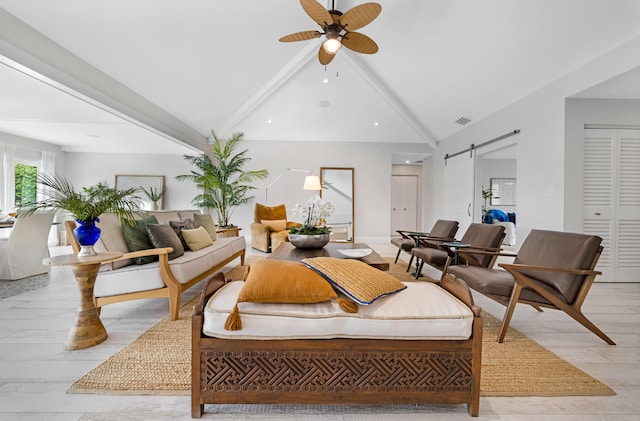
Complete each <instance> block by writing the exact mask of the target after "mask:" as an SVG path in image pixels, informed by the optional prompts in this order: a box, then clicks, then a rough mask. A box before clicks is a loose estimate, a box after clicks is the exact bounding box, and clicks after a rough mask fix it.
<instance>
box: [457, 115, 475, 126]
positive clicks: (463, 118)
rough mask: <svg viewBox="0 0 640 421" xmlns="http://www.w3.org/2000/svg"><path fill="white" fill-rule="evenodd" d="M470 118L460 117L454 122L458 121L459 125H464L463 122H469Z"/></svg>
mask: <svg viewBox="0 0 640 421" xmlns="http://www.w3.org/2000/svg"><path fill="white" fill-rule="evenodd" d="M470 121H471V119H470V118H467V117H460V118H459V119H457V120H456V123H458V124H459V125H461V126H464V125H465V124H467V123H468V122H470Z"/></svg>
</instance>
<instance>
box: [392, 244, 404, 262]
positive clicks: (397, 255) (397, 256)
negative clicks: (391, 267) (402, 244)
mask: <svg viewBox="0 0 640 421" xmlns="http://www.w3.org/2000/svg"><path fill="white" fill-rule="evenodd" d="M401 251H402V249H401V248H399V247H398V254H396V260H394V261H393V263H398V258H399V257H400V252H401Z"/></svg>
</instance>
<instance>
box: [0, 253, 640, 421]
mask: <svg viewBox="0 0 640 421" xmlns="http://www.w3.org/2000/svg"><path fill="white" fill-rule="evenodd" d="M370 246H372V247H373V248H374V249H375V250H376V251H378V252H379V253H380V254H381V255H382V256H389V257H390V256H395V253H396V250H397V249H396V248H395V247H393V246H392V245H390V244H370ZM67 251H68V250H67V249H65V248H63V247H55V248H53V249H52V253H54V254H59V253H65V252H67ZM248 252H249V253H250V254H262V253H261V252H257V251H255V250H251V249H248ZM404 258H405V259H406V258H407V255H404ZM435 276H438V275H437V274H435ZM36 281H37V282H32V284H33V285H31V286H27V287H25V288H20V287H16V286H13V285H12V286H11V288H10V289H11V292H8V293H7V294H6V295H5V296H3V295H2V294H0V297H4V298H0V420H11V421H14V420H48V421H49V420H65V421H67V420H190V419H191V417H190V402H189V398H188V397H185V396H105V395H68V394H66V393H65V391H66V389H67V388H68V387H69V385H70V384H71V383H72V382H73V381H74V380H76V379H77V378H79V377H80V376H82V375H83V374H85V373H86V372H87V371H89V370H91V369H92V368H94V367H95V366H97V365H98V364H99V363H100V362H102V361H104V360H105V359H106V358H108V357H109V356H110V355H112V354H113V353H115V352H117V351H118V350H120V349H121V348H123V347H124V346H126V345H127V344H128V343H130V342H131V341H132V340H133V339H135V338H136V337H137V336H139V335H140V334H141V333H143V332H144V331H145V330H147V329H148V328H149V327H151V326H152V325H153V324H155V323H156V322H157V321H158V320H160V319H161V318H162V317H164V316H165V315H167V314H168V305H167V302H166V300H160V299H156V300H152V299H149V300H141V301H136V302H129V303H119V304H115V305H111V306H107V307H105V308H104V309H103V311H102V320H103V323H104V324H105V326H106V328H107V331H108V332H109V338H108V339H107V340H106V341H105V342H104V343H102V344H100V345H98V346H95V347H92V348H89V349H85V350H80V351H65V350H64V347H63V343H64V340H65V337H66V334H67V331H68V329H69V326H71V324H72V322H73V317H74V313H75V309H76V306H77V303H78V291H77V289H76V284H75V281H74V279H73V276H72V275H71V273H70V271H69V269H68V268H60V267H58V268H53V270H52V272H51V274H50V275H48V276H45V277H43V278H42V279H37V280H36ZM25 285H26V283H25ZM8 289H9V288H1V286H0V293H1V292H2V291H8ZM197 292H198V288H195V289H192V290H191V291H188V292H186V293H185V294H184V295H183V300H184V301H186V300H188V299H189V298H190V297H192V296H193V295H195V294H196V293H197ZM475 298H476V302H477V304H479V305H480V306H482V307H483V308H484V309H485V310H487V311H488V312H489V313H491V314H493V315H494V316H496V317H498V318H502V313H503V311H504V307H502V306H500V305H498V304H496V303H494V302H492V301H490V300H488V299H486V298H484V297H482V296H479V295H476V296H475ZM584 310H585V313H586V314H587V315H588V316H589V317H591V318H592V319H593V321H594V322H595V323H596V324H597V325H598V326H599V327H600V328H602V329H603V330H604V331H605V332H606V333H607V334H608V335H610V336H611V337H612V338H613V340H614V341H616V342H617V343H618V345H617V346H609V345H606V344H605V343H604V342H602V341H601V340H600V339H599V338H598V337H596V336H595V335H593V334H592V333H590V332H588V331H587V330H586V329H584V328H583V327H582V326H580V325H579V324H578V323H576V322H574V321H573V320H571V319H569V318H568V317H567V316H566V315H564V314H562V313H560V312H557V311H545V312H544V313H542V314H538V313H537V312H535V311H534V310H533V309H530V308H527V307H525V306H522V308H518V309H517V310H516V312H515V315H514V319H513V321H512V323H511V325H512V326H513V327H514V328H516V329H518V330H520V331H521V332H523V333H525V334H526V335H528V336H529V337H531V338H532V339H534V340H536V341H537V342H539V343H540V344H542V345H543V346H545V347H547V348H549V349H551V350H552V351H553V352H555V353H556V354H558V355H560V356H561V357H563V358H565V359H567V360H568V361H570V362H572V363H573V364H575V365H576V366H578V367H579V368H581V369H582V370H584V371H586V372H587V373H589V374H591V375H593V376H595V377H597V378H598V379H600V380H602V381H603V382H605V383H607V384H608V385H609V386H610V387H612V388H613V389H614V390H615V391H616V393H617V395H616V396H606V397H605V396H599V397H588V396H585V397H579V396H573V397H561V398H543V397H530V398H498V397H493V398H484V397H483V398H481V400H480V417H479V418H478V419H480V420H525V421H526V420H532V421H533V420H536V421H537V420H576V421H578V420H579V421H592V420H634V421H635V420H638V419H640V283H638V284H604V283H597V284H596V285H595V286H594V287H593V289H592V291H591V293H590V295H589V297H588V298H587V301H586V303H585V306H584ZM205 411H206V414H205V415H204V416H203V419H218V420H323V421H324V420H349V421H354V420H363V421H364V420H367V421H370V420H402V421H406V420H424V419H434V420H469V419H470V418H469V417H468V415H467V413H466V407H465V406H463V405H453V406H447V405H432V406H431V405H420V406H392V407H388V406H366V407H358V406H345V407H334V406H293V407H287V406H265V405H242V406H229V405H224V406H218V407H214V406H210V405H207V406H206V407H205Z"/></svg>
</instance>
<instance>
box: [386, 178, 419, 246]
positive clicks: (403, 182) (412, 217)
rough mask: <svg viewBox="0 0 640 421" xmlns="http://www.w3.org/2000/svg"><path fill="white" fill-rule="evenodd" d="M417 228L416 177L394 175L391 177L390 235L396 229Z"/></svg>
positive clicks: (413, 229)
mask: <svg viewBox="0 0 640 421" xmlns="http://www.w3.org/2000/svg"><path fill="white" fill-rule="evenodd" d="M417 229H418V177H417V176H415V175H394V176H392V177H391V235H398V233H397V232H396V231H397V230H405V231H416V230H417Z"/></svg>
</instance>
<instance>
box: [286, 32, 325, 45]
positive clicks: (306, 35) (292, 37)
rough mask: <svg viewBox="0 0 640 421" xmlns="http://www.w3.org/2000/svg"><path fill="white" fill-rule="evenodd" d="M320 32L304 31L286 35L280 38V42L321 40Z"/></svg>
mask: <svg viewBox="0 0 640 421" xmlns="http://www.w3.org/2000/svg"><path fill="white" fill-rule="evenodd" d="M320 35H321V34H320V32H318V31H302V32H296V33H294V34H289V35H285V36H283V37H282V38H280V39H279V40H278V41H280V42H294V41H306V40H308V39H313V38H320Z"/></svg>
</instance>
